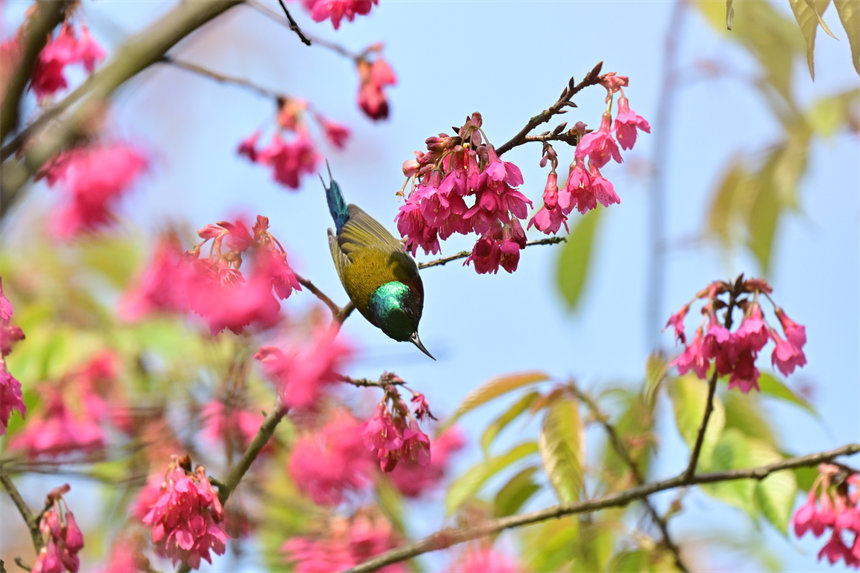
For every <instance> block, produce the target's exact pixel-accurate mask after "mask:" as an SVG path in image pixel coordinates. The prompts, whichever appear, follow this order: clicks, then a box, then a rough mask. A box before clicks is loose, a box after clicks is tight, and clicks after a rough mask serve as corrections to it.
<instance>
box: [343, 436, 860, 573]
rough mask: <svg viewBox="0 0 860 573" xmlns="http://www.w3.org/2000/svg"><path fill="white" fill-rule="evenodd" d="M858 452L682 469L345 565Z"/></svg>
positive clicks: (395, 559) (851, 447)
mask: <svg viewBox="0 0 860 573" xmlns="http://www.w3.org/2000/svg"><path fill="white" fill-rule="evenodd" d="M857 452H860V444H857V443H854V444H847V445H844V446H842V447H840V448H836V449H833V450H829V451H826V452H820V453H815V454H808V455H805V456H799V457H794V458H789V459H786V460H783V461H781V462H776V463H773V464H768V465H764V466H759V467H755V468H748V469H740V470H731V471H726V472H717V473H710V474H700V475H695V476H693V477H692V478H690V479H687V478H686V476H685V473H681V474H679V475H678V476H675V477H673V478H669V479H665V480H661V481H657V482H652V483H647V484H643V485H641V486H638V487H634V488H631V489H628V490H626V491H622V492H617V493H612V494H608V495H604V496H602V497H599V498H597V499H591V500H586V501H581V502H576V503H564V504H559V505H555V506H552V507H548V508H545V509H541V510H538V511H532V512H529V513H523V514H520V515H511V516H508V517H503V518H500V519H493V520H489V521H486V522H485V523H482V524H480V525H477V526H474V527H461V528H446V529H443V530H440V531H437V532H436V533H434V534H432V535H430V536H428V537H425V538H424V539H421V540H419V541H416V542H415V543H410V544H409V545H405V546H403V547H399V548H397V549H392V550H391V551H386V552H385V553H383V554H381V555H378V556H376V557H374V558H373V559H369V560H367V561H365V562H364V563H361V564H359V565H356V566H355V567H352V568H351V569H348V570H347V572H348V573H366V572H369V571H376V570H377V569H380V568H382V567H385V566H386V565H391V564H392V563H399V562H401V561H405V560H407V559H410V558H412V557H416V556H418V555H422V554H424V553H428V552H430V551H436V550H439V549H446V548H448V547H452V546H454V545H458V544H460V543H464V542H466V541H470V540H472V539H478V538H481V537H486V536H488V535H493V534H496V533H499V532H501V531H504V530H505V529H513V528H516V527H523V526H526V525H531V524H533V523H539V522H542V521H547V520H550V519H558V518H560V517H564V516H566V515H573V514H579V513H586V512H591V511H597V510H600V509H606V508H609V507H623V506H625V505H627V504H629V503H631V502H633V501H636V500H640V499H644V498H645V497H647V496H649V495H651V494H654V493H657V492H660V491H666V490H670V489H674V488H677V487H683V486H687V485H695V484H703V483H715V482H724V481H734V480H739V479H756V480H762V479H764V478H766V477H767V476H769V475H770V474H772V473H774V472H778V471H784V470H788V469H793V468H800V467H809V466H815V465H818V464H820V463H822V462H828V461H830V460H832V459H833V458H836V457H839V456H848V455H852V454H856V453H857Z"/></svg>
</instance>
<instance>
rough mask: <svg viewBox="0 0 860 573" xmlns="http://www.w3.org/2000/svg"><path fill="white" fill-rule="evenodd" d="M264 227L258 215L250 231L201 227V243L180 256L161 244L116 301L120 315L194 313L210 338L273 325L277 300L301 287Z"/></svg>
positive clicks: (229, 225) (240, 223)
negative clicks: (146, 266)
mask: <svg viewBox="0 0 860 573" xmlns="http://www.w3.org/2000/svg"><path fill="white" fill-rule="evenodd" d="M268 228H269V219H268V218H267V217H263V216H262V215H258V216H257V219H256V221H255V223H254V225H253V227H250V228H249V225H248V223H247V222H246V221H244V220H242V219H239V220H237V221H235V222H228V221H221V222H220V223H215V224H210V225H206V226H205V227H203V228H202V229H200V230H199V231H198V232H197V234H198V236H199V237H200V238H201V239H203V241H202V242H201V243H199V244H197V245H196V246H194V247H193V248H192V249H191V250H190V251H188V252H185V253H183V252H181V250H180V247H179V246H178V244H177V241H176V240H175V239H172V238H165V239H162V241H161V242H160V244H159V245H158V247H157V248H156V252H155V254H154V256H153V258H152V260H151V261H150V263H149V266H148V268H147V269H146V270H145V271H144V272H143V274H142V275H141V276H140V277H138V279H137V281H136V284H135V285H134V286H133V287H132V289H131V290H130V291H128V292H127V293H126V294H125V296H124V298H123V300H122V301H121V304H120V313H121V315H122V316H124V317H125V318H127V319H131V320H133V319H137V318H140V317H142V316H144V315H147V314H150V313H152V312H155V311H168V312H183V313H191V312H193V313H195V314H197V315H199V316H201V317H203V318H204V319H205V320H206V321H207V322H208V324H209V329H210V331H211V332H212V334H216V333H218V332H221V331H222V330H224V329H225V328H226V329H229V330H231V331H233V332H235V333H239V332H242V331H244V329H245V328H246V327H248V326H249V325H252V324H253V325H255V326H259V327H263V328H266V327H271V326H274V325H275V324H276V323H277V322H278V320H280V304H279V303H278V299H280V300H285V299H287V298H288V297H289V296H290V294H292V292H293V291H294V290H301V285H300V284H299V282H298V279H297V278H296V275H295V273H293V270H292V269H291V268H290V265H289V264H288V263H287V254H286V252H285V251H284V248H283V247H282V246H281V244H280V243H279V242H278V240H277V239H275V238H274V237H273V236H272V235H271V234H270V233H269V231H268ZM210 241H211V243H210V244H209V245H208V256H206V257H204V256H202V254H201V252H202V251H203V247H204V246H206V244H207V243H209V242H210ZM248 263H250V266H251V269H250V271H248V270H247V265H248ZM243 264H244V265H245V267H244V270H245V273H244V274H243V272H242V270H240V267H242V266H243Z"/></svg>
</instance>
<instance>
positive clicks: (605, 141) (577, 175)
mask: <svg viewBox="0 0 860 573" xmlns="http://www.w3.org/2000/svg"><path fill="white" fill-rule="evenodd" d="M600 79H601V82H600V83H601V84H602V85H603V87H605V88H606V91H607V95H606V101H607V108H606V111H605V112H604V113H603V118H602V120H601V122H600V128H599V129H598V130H597V131H593V132H591V133H586V134H584V135H582V136H581V138H580V140H579V143H578V144H577V146H576V151H575V152H574V159H573V163H571V164H570V168H569V171H568V176H567V184H566V185H565V186H564V187H563V188H561V189H559V187H558V174H557V173H556V169H557V167H558V158H557V156H556V152H555V150H554V149H553V148H552V146H550V145H549V144H545V145H544V156H543V158H542V159H541V167H544V166H546V164H547V163H548V162H549V163H550V172H549V175H548V176H547V182H546V186H545V187H544V192H543V203H544V204H543V207H541V208H540V209H539V210H538V211H537V213H535V215H534V216H533V217H532V218H531V220H530V221H529V225H528V226H529V228H531V226H532V225H534V226H535V227H536V228H537V229H538V230H540V231H543V232H544V233H546V234H555V233H557V232H558V231H559V229H560V228H561V225H562V224H564V227H565V229H567V218H568V216H569V215H570V213H571V212H572V211H573V210H574V209H576V210H577V211H579V212H580V213H586V212H588V211H590V210H591V209H595V208H597V204H598V203H600V204H601V205H603V206H604V207H608V206H610V205H612V204H614V203H620V202H621V199H620V198H619V197H618V194H617V193H616V192H615V188H614V186H613V185H612V183H611V182H610V181H609V180H607V179H606V178H605V177H603V175H602V174H601V173H600V168H602V167H603V166H604V165H606V164H607V163H608V162H609V160H610V159H613V160H615V161H616V162H618V163H621V162H622V159H621V151H620V150H619V149H618V147H619V145H620V146H621V149H632V148H633V144H634V143H636V135H637V131H644V132H646V133H651V126H650V125H648V122H647V121H646V120H645V119H643V118H642V117H641V116H639V115H637V114H636V113H635V112H633V111H632V110H631V109H630V102H629V101H628V100H627V97H626V96H625V95H624V89H623V88H624V87H626V86H627V84H628V78H627V77H626V76H616V75H615V74H614V73H609V74H605V75H603V76H601V78H600ZM616 92H618V93H620V96H619V98H618V113H617V114H616V115H615V123H614V125H613V123H612V104H613V102H614V99H615V94H616ZM579 127H581V128H582V129H584V127H582V126H581V125H579ZM613 132H614V133H615V136H614V137H613ZM616 140H617V141H616ZM586 158H587V159H588V163H587V165H586Z"/></svg>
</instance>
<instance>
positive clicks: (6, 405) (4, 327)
mask: <svg viewBox="0 0 860 573" xmlns="http://www.w3.org/2000/svg"><path fill="white" fill-rule="evenodd" d="M12 313H13V309H12V303H11V302H9V299H8V298H6V296H5V295H4V294H3V279H2V278H0V436H3V435H5V434H6V427H7V426H8V425H9V417H10V416H11V415H12V410H17V411H18V413H19V414H21V416H26V414H27V406H25V405H24V396H23V394H22V392H21V383H20V382H18V380H17V379H16V378H15V377H14V376H12V374H11V373H10V372H9V370H7V369H6V356H8V355H9V353H10V352H12V346H13V345H14V344H15V343H16V342H18V341H19V340H23V339H24V331H22V330H21V327H20V326H15V325H13V324H12Z"/></svg>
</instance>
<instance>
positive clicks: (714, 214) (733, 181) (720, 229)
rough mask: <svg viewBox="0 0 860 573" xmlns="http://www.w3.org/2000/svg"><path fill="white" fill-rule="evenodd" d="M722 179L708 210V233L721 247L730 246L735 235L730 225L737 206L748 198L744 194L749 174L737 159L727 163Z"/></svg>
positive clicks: (745, 193)
mask: <svg viewBox="0 0 860 573" xmlns="http://www.w3.org/2000/svg"><path fill="white" fill-rule="evenodd" d="M723 173H724V174H723V177H722V180H721V181H720V183H719V184H718V185H717V187H716V190H715V191H714V194H713V196H712V197H711V205H710V207H709V208H708V224H707V229H708V233H709V234H711V235H713V236H715V237H716V238H717V239H718V240H719V241H720V242H721V243H722V244H723V245H725V246H731V244H732V243H733V242H734V239H735V236H736V235H737V233H736V232H735V231H734V229H733V227H732V225H731V223H732V220H733V219H734V218H735V217H736V216H737V215H736V214H737V212H738V206H739V204H742V203H743V201H744V200H745V199H746V198H747V197H748V194H747V192H746V190H747V188H748V187H747V185H748V182H749V173H748V172H747V170H746V168H745V167H744V166H743V165H742V164H741V161H740V158H739V157H734V158H732V159H731V160H730V161H729V165H728V166H727V167H726V168H724V169H723Z"/></svg>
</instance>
